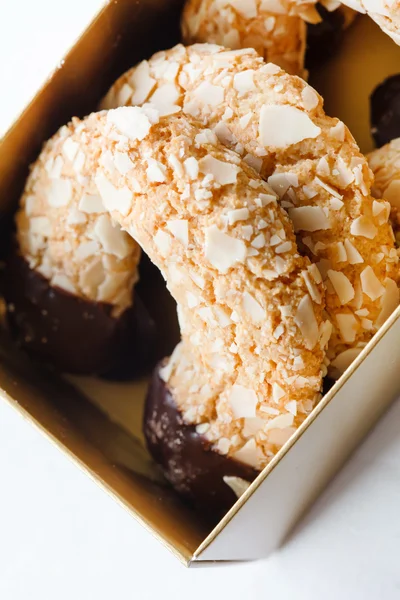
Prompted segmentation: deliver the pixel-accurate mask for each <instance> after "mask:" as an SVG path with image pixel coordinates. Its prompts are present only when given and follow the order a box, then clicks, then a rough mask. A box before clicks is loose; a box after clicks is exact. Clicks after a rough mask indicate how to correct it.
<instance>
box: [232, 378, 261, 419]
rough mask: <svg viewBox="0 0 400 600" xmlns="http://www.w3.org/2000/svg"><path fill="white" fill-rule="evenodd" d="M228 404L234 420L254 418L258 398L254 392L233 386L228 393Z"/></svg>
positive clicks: (239, 386)
mask: <svg viewBox="0 0 400 600" xmlns="http://www.w3.org/2000/svg"><path fill="white" fill-rule="evenodd" d="M228 402H229V404H230V407H231V409H232V412H233V415H234V417H235V419H241V418H243V417H255V416H256V408H257V403H258V398H257V394H256V393H255V391H254V390H251V389H248V388H246V387H243V386H242V385H237V384H235V385H233V386H232V389H231V391H230V393H229V398H228Z"/></svg>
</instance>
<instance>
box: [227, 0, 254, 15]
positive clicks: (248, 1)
mask: <svg viewBox="0 0 400 600" xmlns="http://www.w3.org/2000/svg"><path fill="white" fill-rule="evenodd" d="M227 4H230V5H231V6H233V8H234V9H235V10H237V12H238V13H239V14H240V15H242V17H244V18H245V19H254V17H256V16H257V4H256V0H228V2H227Z"/></svg>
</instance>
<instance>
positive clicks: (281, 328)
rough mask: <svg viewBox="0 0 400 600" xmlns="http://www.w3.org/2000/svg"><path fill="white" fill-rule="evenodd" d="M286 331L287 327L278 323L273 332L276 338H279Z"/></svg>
mask: <svg viewBox="0 0 400 600" xmlns="http://www.w3.org/2000/svg"><path fill="white" fill-rule="evenodd" d="M284 333H285V328H284V326H283V325H282V324H280V325H278V327H275V329H274V332H273V334H272V335H273V336H274V338H275V339H276V340H279V338H280V337H281V335H283V334H284Z"/></svg>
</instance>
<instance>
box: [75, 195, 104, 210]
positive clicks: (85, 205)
mask: <svg viewBox="0 0 400 600" xmlns="http://www.w3.org/2000/svg"><path fill="white" fill-rule="evenodd" d="M78 208H79V210H81V211H82V212H83V213H88V214H93V213H103V212H106V209H105V206H104V204H103V201H102V199H101V197H100V196H97V194H84V195H83V196H82V198H81V199H80V200H79V206H78Z"/></svg>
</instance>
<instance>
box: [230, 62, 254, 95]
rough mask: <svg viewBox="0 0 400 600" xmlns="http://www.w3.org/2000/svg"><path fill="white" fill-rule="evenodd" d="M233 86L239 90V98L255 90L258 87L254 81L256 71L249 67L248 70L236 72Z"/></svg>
mask: <svg viewBox="0 0 400 600" xmlns="http://www.w3.org/2000/svg"><path fill="white" fill-rule="evenodd" d="M233 87H234V88H235V90H236V91H237V92H239V94H238V98H241V97H242V96H244V95H245V94H247V93H248V92H253V91H255V90H256V89H257V88H256V86H255V83H254V71H253V70H252V69H247V70H246V71H241V72H240V73H236V75H235V76H234V78H233Z"/></svg>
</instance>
